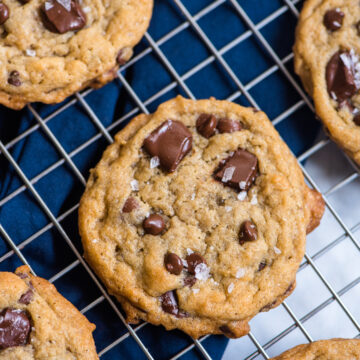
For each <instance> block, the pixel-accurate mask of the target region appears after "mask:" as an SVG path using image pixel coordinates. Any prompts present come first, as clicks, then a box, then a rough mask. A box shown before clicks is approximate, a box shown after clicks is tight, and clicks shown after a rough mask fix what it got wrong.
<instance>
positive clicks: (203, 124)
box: [196, 114, 217, 139]
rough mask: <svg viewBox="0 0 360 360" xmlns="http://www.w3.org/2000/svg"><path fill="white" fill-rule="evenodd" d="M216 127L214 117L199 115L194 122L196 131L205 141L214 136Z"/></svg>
mask: <svg viewBox="0 0 360 360" xmlns="http://www.w3.org/2000/svg"><path fill="white" fill-rule="evenodd" d="M216 125H217V119H216V117H215V116H214V115H210V114H201V115H200V116H199V117H198V119H197V120H196V130H197V131H198V133H199V134H201V135H202V136H203V137H205V138H207V139H208V138H209V137H211V136H213V135H214V134H215V132H216Z"/></svg>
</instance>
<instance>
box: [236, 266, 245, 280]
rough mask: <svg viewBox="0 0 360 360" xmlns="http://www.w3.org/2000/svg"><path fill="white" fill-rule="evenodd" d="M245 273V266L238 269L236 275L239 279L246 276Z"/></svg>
mask: <svg viewBox="0 0 360 360" xmlns="http://www.w3.org/2000/svg"><path fill="white" fill-rule="evenodd" d="M245 274H246V270H245V269H244V268H239V269H238V271H237V272H236V275H235V277H236V278H237V279H240V278H242V277H244V276H245Z"/></svg>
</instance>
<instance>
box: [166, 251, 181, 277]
mask: <svg viewBox="0 0 360 360" xmlns="http://www.w3.org/2000/svg"><path fill="white" fill-rule="evenodd" d="M164 263H165V267H166V270H167V271H168V272H169V273H170V274H174V275H179V274H180V273H181V271H182V269H183V267H184V265H183V263H182V261H181V259H180V257H179V256H177V255H176V254H174V253H167V254H166V255H165V259H164Z"/></svg>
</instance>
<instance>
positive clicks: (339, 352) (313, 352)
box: [272, 339, 360, 360]
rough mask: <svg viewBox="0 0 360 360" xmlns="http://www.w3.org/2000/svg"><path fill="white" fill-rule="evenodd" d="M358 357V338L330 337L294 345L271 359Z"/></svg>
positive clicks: (341, 359) (312, 359)
mask: <svg viewBox="0 0 360 360" xmlns="http://www.w3.org/2000/svg"><path fill="white" fill-rule="evenodd" d="M316 359H324V360H351V359H354V360H355V359H360V340H359V339H331V340H321V341H315V342H313V343H310V344H304V345H299V346H296V347H294V348H293V349H290V350H288V351H286V352H284V353H283V354H281V355H279V356H277V357H275V358H274V359H272V360H316Z"/></svg>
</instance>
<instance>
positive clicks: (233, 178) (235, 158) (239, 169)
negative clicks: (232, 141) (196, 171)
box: [214, 149, 257, 191]
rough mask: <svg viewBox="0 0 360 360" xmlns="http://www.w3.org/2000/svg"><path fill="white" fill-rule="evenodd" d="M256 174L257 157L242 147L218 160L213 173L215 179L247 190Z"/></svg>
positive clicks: (238, 188) (235, 187)
mask: <svg viewBox="0 0 360 360" xmlns="http://www.w3.org/2000/svg"><path fill="white" fill-rule="evenodd" d="M256 176H257V157H256V156H255V155H254V154H252V153H250V152H248V151H246V150H243V149H239V150H237V151H235V153H234V154H233V155H231V156H229V157H228V158H226V159H225V160H223V161H221V162H220V165H219V167H218V169H217V170H216V171H215V173H214V177H215V179H216V180H219V181H221V182H222V183H223V184H224V185H226V186H230V187H232V188H234V189H237V190H245V191H247V190H248V189H249V188H250V186H251V185H252V183H253V182H254V181H255V179H256Z"/></svg>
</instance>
